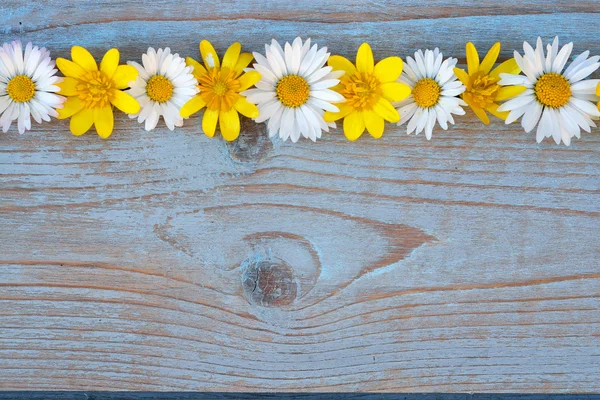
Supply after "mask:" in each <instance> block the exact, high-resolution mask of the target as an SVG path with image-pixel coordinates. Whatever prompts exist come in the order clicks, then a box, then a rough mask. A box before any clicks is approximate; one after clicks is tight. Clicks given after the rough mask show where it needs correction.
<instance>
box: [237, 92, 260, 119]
mask: <svg viewBox="0 0 600 400" xmlns="http://www.w3.org/2000/svg"><path fill="white" fill-rule="evenodd" d="M233 106H234V107H235V109H236V110H238V112H239V113H240V114H242V115H243V116H245V117H248V118H258V107H256V105H254V104H252V103H250V102H249V101H248V100H246V98H245V97H241V96H240V98H239V99H237V101H236V102H235V104H234V105H233Z"/></svg>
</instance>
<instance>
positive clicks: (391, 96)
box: [381, 82, 411, 101]
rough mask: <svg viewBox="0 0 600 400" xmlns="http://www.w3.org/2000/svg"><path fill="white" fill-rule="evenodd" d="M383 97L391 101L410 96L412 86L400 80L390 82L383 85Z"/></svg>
mask: <svg viewBox="0 0 600 400" xmlns="http://www.w3.org/2000/svg"><path fill="white" fill-rule="evenodd" d="M381 90H382V92H383V97H385V98H386V99H387V100H389V101H401V100H404V99H405V98H407V97H408V96H410V92H411V88H410V86H408V85H405V84H404V83H400V82H388V83H384V84H383V85H381Z"/></svg>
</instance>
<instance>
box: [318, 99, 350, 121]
mask: <svg viewBox="0 0 600 400" xmlns="http://www.w3.org/2000/svg"><path fill="white" fill-rule="evenodd" d="M335 106H336V107H337V108H339V109H340V111H339V112H331V111H326V112H325V115H323V119H324V120H325V122H335V121H337V120H338V119H342V118H344V117H345V116H346V115H348V114H350V113H351V112H352V111H354V109H353V108H352V107H350V106H349V105H348V104H347V103H336V104H335Z"/></svg>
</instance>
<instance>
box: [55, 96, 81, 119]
mask: <svg viewBox="0 0 600 400" xmlns="http://www.w3.org/2000/svg"><path fill="white" fill-rule="evenodd" d="M82 108H83V103H82V102H81V99H80V98H79V96H74V97H68V98H67V101H65V102H64V103H63V108H57V109H56V111H57V112H58V119H65V118H69V117H70V116H72V115H75V114H76V113H78V112H79V111H80V110H81V109H82Z"/></svg>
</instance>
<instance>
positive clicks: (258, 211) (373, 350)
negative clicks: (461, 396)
mask: <svg viewBox="0 0 600 400" xmlns="http://www.w3.org/2000/svg"><path fill="white" fill-rule="evenodd" d="M597 12H598V8H597V3H596V2H594V1H577V2H571V1H527V2H520V1H519V2H517V1H508V2H504V3H503V6H499V5H498V2H492V1H487V0H482V1H478V2H467V1H458V0H447V1H443V2H442V1H431V2H427V5H425V4H424V3H423V2H418V1H406V2H391V1H358V2H356V1H352V2H350V1H349V2H345V3H340V2H339V1H337V2H334V1H321V2H318V3H313V2H302V1H287V0H285V1H279V2H273V3H272V4H271V3H270V2H269V4H265V3H264V2H259V1H254V0H253V1H247V2H244V3H242V2H239V3H238V2H219V3H215V4H213V3H206V2H198V1H194V2H191V1H178V2H175V1H172V0H162V1H153V2H135V1H103V2H97V1H83V0H77V1H71V2H66V3H65V2H58V1H45V2H27V3H25V2H22V1H20V0H5V1H4V2H3V3H2V5H0V15H2V27H1V28H0V32H1V33H0V40H1V41H8V40H12V39H21V40H23V41H28V40H32V41H34V42H36V43H37V44H40V45H46V46H49V48H50V49H51V50H52V51H53V56H55V57H56V56H65V55H68V51H69V48H70V46H71V45H73V44H75V43H77V44H82V45H85V46H86V47H87V48H89V49H90V50H91V51H92V52H93V53H94V54H95V55H96V56H97V57H100V56H101V54H102V53H103V52H104V51H105V50H106V49H108V48H109V47H111V46H118V47H119V48H120V49H121V50H122V59H132V60H137V59H139V58H140V57H141V53H142V52H143V51H144V50H145V49H146V47H147V46H149V45H152V46H156V47H158V46H167V45H170V46H171V47H172V48H173V50H174V51H177V52H180V53H181V54H182V55H191V56H194V57H197V52H198V49H197V43H198V42H199V40H200V39H201V38H206V39H210V40H212V41H213V42H214V43H215V46H216V47H217V49H218V51H223V50H224V49H225V48H226V46H227V45H228V44H229V43H230V42H231V41H233V40H240V41H241V42H242V43H243V44H244V47H245V48H246V49H249V50H260V49H261V48H262V46H263V43H264V42H266V41H268V40H269V39H270V38H271V37H276V38H278V39H281V40H291V39H293V38H294V37H295V36H296V35H299V34H300V35H303V36H305V37H308V36H310V37H312V38H313V40H316V41H317V42H318V43H320V44H322V45H327V46H329V48H330V49H332V51H334V52H335V53H338V54H343V55H346V56H350V57H352V56H353V55H354V53H355V51H356V48H357V47H358V45H359V44H360V43H361V42H362V41H369V42H370V43H371V44H372V46H373V48H374V51H375V56H376V57H377V58H381V57H385V56H388V55H392V54H397V55H401V56H403V57H405V56H406V55H407V54H410V53H411V52H413V51H414V50H415V49H417V48H419V47H423V48H424V47H431V46H434V45H438V46H440V48H441V50H442V51H444V52H445V53H447V54H448V55H452V56H456V57H458V58H459V59H461V60H464V43H465V42H466V41H467V40H474V41H475V43H476V44H477V45H478V46H481V47H482V48H486V47H489V46H490V45H491V44H492V43H493V42H495V41H496V40H502V42H503V50H502V55H501V56H502V58H507V57H510V55H511V54H512V49H514V48H517V49H520V48H521V43H522V41H523V40H529V41H533V40H535V38H536V37H537V36H538V35H541V36H543V37H544V38H546V39H550V38H551V37H552V36H553V35H555V34H558V35H560V37H561V40H563V41H565V42H566V41H571V40H572V41H575V43H576V45H575V51H576V52H577V51H579V52H581V51H583V50H585V49H590V50H591V51H592V53H594V54H600V42H598V35H597V27H598V26H600V16H599V14H598V13H597ZM159 126H160V127H161V128H160V129H157V130H155V131H153V132H151V133H144V131H143V129H142V127H141V126H140V125H137V124H136V123H135V122H134V121H131V120H129V119H128V118H127V117H125V116H119V117H118V118H117V120H116V124H115V132H114V134H113V136H112V137H111V138H110V140H101V139H99V138H98V137H97V136H95V135H94V134H88V135H84V136H83V137H80V138H76V137H73V136H72V135H70V134H69V133H68V122H64V121H62V122H59V121H54V122H53V123H52V124H45V125H41V126H39V125H36V126H35V128H34V130H33V131H31V132H28V133H27V134H25V135H23V136H19V135H18V133H16V132H15V130H11V132H9V133H8V134H4V135H0V388H1V389H4V390H44V389H48V390H57V389H61V390H145V391H151V390H205V391H206V390H209V391H260V390H267V391H292V390H304V391H342V390H345V391H357V390H360V391H418V392H423V391H439V392H519V391H523V392H535V393H544V392H552V391H556V392H579V393H582V392H598V391H600V379H599V378H600V375H599V372H598V371H599V370H600V313H599V311H600V245H599V243H600V230H599V226H600V159H599V157H598V156H599V154H600V136H599V135H598V131H594V132H593V133H592V134H584V135H583V137H582V138H581V139H580V140H576V141H574V142H573V144H572V145H571V147H569V148H567V147H558V146H555V145H554V144H552V143H550V142H544V143H542V144H539V145H538V144H536V143H535V138H534V136H533V135H527V134H525V133H523V132H522V130H521V128H520V127H519V126H518V124H514V125H510V126H505V125H503V124H502V123H499V122H495V123H494V124H493V125H491V126H490V127H485V126H482V125H481V124H480V123H479V122H478V121H476V120H475V119H474V117H472V116H466V117H462V118H459V122H458V125H457V126H456V127H454V128H453V129H451V130H449V131H447V132H444V131H441V130H439V129H438V130H437V131H434V138H433V140H432V141H430V142H428V141H426V140H425V138H424V137H421V136H417V137H415V136H410V137H408V136H406V134H405V133H404V130H403V129H400V128H395V127H392V126H391V125H389V126H387V128H386V129H387V130H386V134H385V135H384V137H383V138H382V139H380V140H374V139H371V138H369V137H364V138H361V139H360V140H359V141H357V142H355V143H349V142H347V141H346V140H345V139H344V138H343V135H342V134H341V132H340V131H339V130H338V131H336V132H335V133H334V134H331V135H326V136H325V137H324V138H323V139H322V140H320V141H319V142H317V143H310V142H306V141H302V142H300V143H297V144H291V143H282V142H280V141H279V140H270V139H268V137H267V136H266V134H265V131H264V126H261V125H258V126H257V125H255V124H254V123H252V122H251V121H245V122H244V128H243V130H244V132H243V133H242V136H241V138H240V140H239V141H237V142H235V143H224V142H223V141H222V140H221V139H212V140H211V139H209V138H207V137H205V136H204V135H203V134H202V133H201V130H200V118H199V117H193V118H191V119H190V121H188V122H187V123H186V125H185V126H184V127H183V128H182V129H178V130H176V131H175V132H170V131H168V130H166V129H165V128H163V127H162V122H161V125H159Z"/></svg>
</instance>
